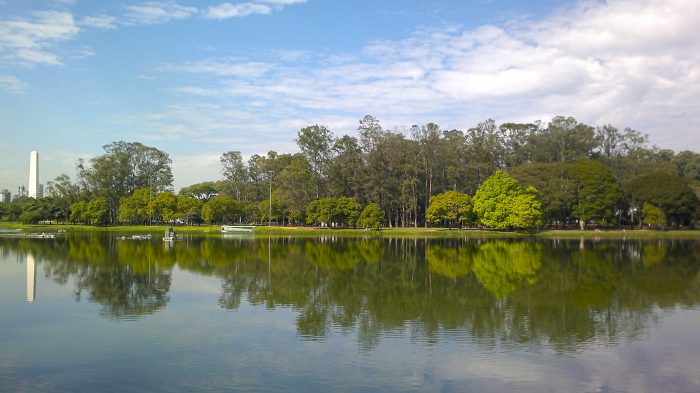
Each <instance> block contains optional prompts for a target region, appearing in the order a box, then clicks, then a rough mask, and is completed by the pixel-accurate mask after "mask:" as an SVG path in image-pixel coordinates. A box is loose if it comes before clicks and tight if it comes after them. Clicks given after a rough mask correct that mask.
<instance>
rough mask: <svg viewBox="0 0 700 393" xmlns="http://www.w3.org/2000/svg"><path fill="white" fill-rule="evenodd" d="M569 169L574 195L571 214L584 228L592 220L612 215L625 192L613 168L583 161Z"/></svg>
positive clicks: (608, 217) (604, 218) (599, 163)
mask: <svg viewBox="0 0 700 393" xmlns="http://www.w3.org/2000/svg"><path fill="white" fill-rule="evenodd" d="M567 170H568V172H569V177H570V178H571V179H572V183H573V184H572V186H573V190H574V197H575V200H574V206H573V209H572V216H573V217H575V218H577V219H578V220H579V226H580V228H581V230H583V229H585V228H586V224H587V223H588V222H589V221H590V220H599V221H600V220H606V219H610V218H612V217H613V216H614V214H615V210H616V209H615V205H616V204H617V203H618V202H619V201H620V199H621V198H622V193H621V191H620V186H619V185H618V183H617V180H615V177H614V176H613V173H612V171H611V170H610V168H609V167H608V166H607V165H605V164H603V163H601V162H598V161H581V162H577V163H574V164H572V165H570V166H569V167H568V168H567Z"/></svg>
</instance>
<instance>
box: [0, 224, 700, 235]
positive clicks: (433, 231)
mask: <svg viewBox="0 0 700 393" xmlns="http://www.w3.org/2000/svg"><path fill="white" fill-rule="evenodd" d="M168 227H170V226H168V225H157V226H144V225H135V226H107V227H94V226H88V225H67V224H54V225H31V226H29V225H24V224H19V223H7V222H3V223H0V229H24V230H26V231H31V232H55V231H57V230H59V229H63V230H66V231H73V232H89V231H98V232H116V233H144V232H149V233H163V232H164V231H165V229H166V228H168ZM174 228H175V231H176V232H178V233H193V234H195V233H201V234H216V233H220V232H219V228H220V226H218V225H201V226H189V227H185V226H176V227H174ZM254 235H255V236H264V237H268V236H273V237H286V236H295V237H319V236H334V237H391V238H414V237H419V238H484V237H499V238H518V237H528V236H535V237H538V238H543V239H555V238H560V239H579V238H582V237H583V238H586V239H700V231H698V230H695V231H692V230H682V231H675V230H674V231H650V230H626V231H623V230H603V231H593V230H587V231H580V230H551V231H541V232H537V233H534V234H530V233H519V232H501V231H493V230H476V229H447V228H384V229H382V230H380V231H374V230H367V229H319V228H311V227H275V226H272V227H269V226H259V227H256V228H255V231H254Z"/></svg>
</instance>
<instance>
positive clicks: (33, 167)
mask: <svg viewBox="0 0 700 393" xmlns="http://www.w3.org/2000/svg"><path fill="white" fill-rule="evenodd" d="M38 193H39V152H37V151H36V150H34V151H32V152H31V153H30V154H29V197H30V198H34V199H36V198H39V197H41V196H40V195H39V194H38Z"/></svg>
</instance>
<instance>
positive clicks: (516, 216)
mask: <svg viewBox="0 0 700 393" xmlns="http://www.w3.org/2000/svg"><path fill="white" fill-rule="evenodd" d="M535 194H536V190H535V189H534V188H532V187H528V190H527V193H524V192H523V189H522V187H521V186H520V184H519V183H518V182H517V181H516V180H515V179H513V178H512V177H510V176H509V175H508V174H506V173H505V172H502V171H496V173H494V174H493V175H492V176H491V177H489V178H488V179H486V181H485V182H484V184H482V185H481V187H479V190H477V192H476V194H475V195H474V198H473V199H472V203H473V204H474V212H476V214H477V216H478V217H479V221H480V222H481V224H483V225H485V226H487V227H491V228H496V229H534V228H537V227H539V226H540V225H541V223H542V207H541V204H540V202H539V201H537V199H536V198H535Z"/></svg>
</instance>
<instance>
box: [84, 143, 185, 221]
mask: <svg viewBox="0 0 700 393" xmlns="http://www.w3.org/2000/svg"><path fill="white" fill-rule="evenodd" d="M104 150H105V154H103V155H101V156H98V157H95V158H93V159H91V160H90V168H84V167H82V171H83V172H82V173H80V176H82V177H84V178H85V179H86V181H87V183H88V184H89V188H90V190H91V191H92V192H93V193H95V194H97V195H98V196H102V197H104V198H105V199H106V200H107V204H108V206H109V211H110V217H111V219H112V220H115V219H116V213H117V212H118V210H119V200H120V199H121V198H122V197H124V196H127V195H131V194H132V193H133V192H134V191H135V190H136V189H138V188H148V189H149V190H151V192H152V193H159V192H162V191H169V190H170V189H171V187H172V183H173V174H172V170H171V168H170V165H171V163H172V160H171V159H170V157H169V156H168V154H167V153H165V152H163V151H160V150H158V149H156V148H154V147H149V146H144V145H142V144H141V143H138V142H123V141H118V142H112V143H110V144H109V145H105V146H104Z"/></svg>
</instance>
